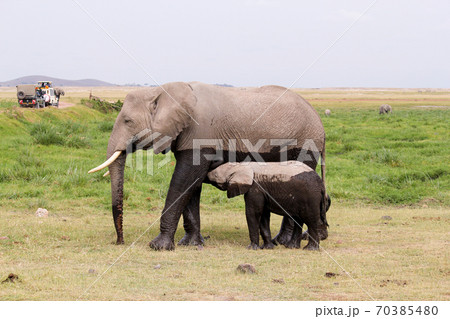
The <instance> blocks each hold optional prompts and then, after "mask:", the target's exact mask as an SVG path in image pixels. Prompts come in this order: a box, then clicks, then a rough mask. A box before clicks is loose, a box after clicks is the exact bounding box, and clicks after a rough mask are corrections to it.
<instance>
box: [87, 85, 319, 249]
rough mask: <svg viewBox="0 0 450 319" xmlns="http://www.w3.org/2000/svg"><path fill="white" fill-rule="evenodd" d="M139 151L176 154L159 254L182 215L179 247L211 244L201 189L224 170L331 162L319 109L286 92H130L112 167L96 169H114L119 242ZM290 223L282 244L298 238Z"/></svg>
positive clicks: (110, 157) (117, 128)
mask: <svg viewBox="0 0 450 319" xmlns="http://www.w3.org/2000/svg"><path fill="white" fill-rule="evenodd" d="M138 148H142V149H150V148H153V150H154V153H155V154H158V153H160V152H163V151H169V150H171V151H172V152H173V153H174V155H175V158H176V161H177V162H176V165H175V171H174V173H173V176H172V179H171V181H170V186H169V191H168V193H167V197H166V202H165V206H164V210H163V212H162V216H161V223H160V234H159V235H158V236H157V237H156V238H155V239H153V240H152V241H151V242H150V246H151V247H152V248H154V249H156V250H160V249H167V250H171V249H174V247H175V244H174V235H175V231H176V228H177V224H178V221H179V219H180V216H181V214H183V220H184V224H183V226H184V229H185V232H186V234H185V236H184V237H183V238H182V239H181V241H180V242H179V244H184V245H189V244H193V245H198V244H201V243H203V238H202V236H201V234H200V215H199V204H200V194H201V186H202V183H203V182H208V181H207V179H205V178H206V175H207V173H208V171H210V170H211V169H212V168H214V167H216V166H217V164H221V163H224V162H228V161H238V162H241V161H244V160H250V159H251V160H254V161H272V162H274V161H275V162H278V161H280V160H281V161H284V160H295V159H299V160H301V161H303V162H305V163H306V164H307V165H309V166H310V167H312V168H315V167H316V165H317V161H318V159H319V158H320V156H322V159H324V157H325V132H324V129H323V125H322V122H321V120H320V117H319V115H318V114H317V112H316V111H315V110H314V109H313V108H312V106H311V105H310V104H309V103H308V102H306V101H305V100H304V99H303V98H301V97H300V96H299V95H298V94H296V93H294V92H291V91H289V90H287V89H286V88H283V87H279V86H263V87H261V88H252V89H243V88H229V87H219V86H215V85H208V84H203V83H198V82H194V83H183V82H174V83H167V84H164V85H162V86H160V87H154V88H145V89H140V90H137V91H133V92H130V93H129V94H128V95H127V96H126V98H125V101H124V104H123V107H122V110H121V111H120V113H119V115H118V116H117V119H116V122H115V124H114V127H113V130H112V133H111V137H110V139H109V143H108V150H107V161H106V162H105V163H103V164H102V165H100V166H98V167H96V168H94V169H92V170H91V171H90V172H95V171H98V170H101V169H103V168H105V167H108V166H109V171H110V174H111V194H112V212H113V218H114V225H115V227H116V232H117V244H122V243H123V242H124V241H123V230H122V219H123V179H124V168H125V159H126V156H127V153H129V152H130V151H135V150H136V149H138ZM218 150H222V151H221V152H218ZM213 154H215V155H213ZM322 164H324V162H323V160H322ZM324 177H325V167H324V165H322V178H324ZM289 225H291V224H289V223H288V221H286V220H285V221H284V222H283V224H282V229H281V230H280V234H279V235H278V238H280V237H282V238H284V237H286V239H290V238H288V237H289V236H290V230H291V227H289Z"/></svg>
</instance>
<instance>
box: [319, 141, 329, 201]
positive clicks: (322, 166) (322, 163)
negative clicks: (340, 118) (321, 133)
mask: <svg viewBox="0 0 450 319" xmlns="http://www.w3.org/2000/svg"><path fill="white" fill-rule="evenodd" d="M325 143H326V137H324V139H323V149H322V151H320V173H321V175H322V176H321V177H322V182H323V187H324V189H325V196H328V195H327V187H326V185H325Z"/></svg>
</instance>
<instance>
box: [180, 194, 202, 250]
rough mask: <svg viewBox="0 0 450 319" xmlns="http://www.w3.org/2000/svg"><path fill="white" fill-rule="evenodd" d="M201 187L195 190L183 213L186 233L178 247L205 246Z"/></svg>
mask: <svg viewBox="0 0 450 319" xmlns="http://www.w3.org/2000/svg"><path fill="white" fill-rule="evenodd" d="M201 192H202V188H201V186H200V187H198V188H197V189H195V191H194V193H193V194H192V197H191V200H190V201H189V203H188V205H187V207H186V209H185V210H184V211H183V227H184V230H185V232H186V234H185V235H184V237H183V238H182V239H181V240H180V241H179V242H178V245H184V246H188V245H193V246H198V245H203V243H204V239H203V237H202V235H201V234H200V195H201Z"/></svg>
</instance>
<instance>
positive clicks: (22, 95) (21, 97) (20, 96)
mask: <svg viewBox="0 0 450 319" xmlns="http://www.w3.org/2000/svg"><path fill="white" fill-rule="evenodd" d="M17 97H18V98H19V99H23V98H24V97H25V92H24V91H19V92H17Z"/></svg>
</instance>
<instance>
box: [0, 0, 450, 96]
mask: <svg viewBox="0 0 450 319" xmlns="http://www.w3.org/2000/svg"><path fill="white" fill-rule="evenodd" d="M77 2H78V3H79V4H80V5H81V6H82V7H83V8H85V10H86V11H87V12H88V13H89V14H90V15H91V16H92V18H93V19H92V18H91V17H90V16H89V15H88V14H86V12H84V11H83V10H82V9H81V8H80V7H79V6H78V5H77ZM372 3H373V0H354V1H353V0H349V1H339V0H327V1H326V0H323V1H320V0H319V1H310V0H308V1H271V0H241V1H196V0H190V1H136V0H112V1H97V0H90V1H88V0H76V1H72V0H59V1H56V0H48V1H47V0H42V1H32V0H18V1H6V0H2V1H1V2H0V31H1V40H0V48H1V53H0V54H1V59H0V81H6V80H10V79H13V78H17V77H20V76H25V75H34V74H39V75H47V76H54V77H59V78H66V79H84V78H95V79H99V80H104V81H108V82H112V83H116V84H125V83H133V82H134V83H140V84H144V83H148V84H155V82H154V80H156V81H157V82H158V83H165V82H171V81H202V82H206V83H229V84H232V85H235V86H260V85H265V84H278V85H283V86H291V85H293V87H305V88H308V87H348V86H352V87H435V88H449V87H450V18H449V13H450V1H448V0H429V1H423V0H390V1H388V0H378V1H376V2H375V4H374V5H373V6H372V7H370V9H369V10H368V11H367V12H366V13H365V14H364V15H363V16H362V17H361V18H360V19H359V20H357V19H358V18H359V17H360V15H361V14H362V13H363V12H364V11H365V10H366V9H367V8H368V7H369V6H370V5H371V4H372ZM94 20H96V21H97V22H98V23H99V24H100V25H102V26H103V27H104V30H102V29H101V28H100V27H99V26H98V25H97V24H96V22H95V21H94ZM356 20H357V22H356V23H355V21H356ZM352 24H353V26H352V27H350V26H351V25H352ZM349 27H350V28H349ZM348 28H349V29H348ZM347 29H348V31H347V32H345V30H347ZM344 32H345V33H344ZM107 33H109V34H110V35H111V36H112V37H113V38H114V39H115V40H117V42H118V43H119V44H120V46H122V47H123V48H124V49H125V50H126V51H127V52H128V54H127V53H125V52H124V51H123V50H122V49H121V48H120V47H119V46H118V45H117V44H116V43H115V42H114V41H113V40H112V39H111V38H110V37H109V36H108V35H107ZM342 34H343V35H342ZM341 35H342V37H341V38H340V39H339V40H337V39H338V38H339V37H340V36H341ZM336 40H337V41H336ZM335 41H336V43H335V44H334V45H332V44H333V42H335ZM330 46H331V47H330ZM327 48H329V49H328V50H327ZM322 53H323V55H321V54H322ZM135 61H137V62H138V63H136V62H135ZM139 64H140V66H139ZM305 71H306V72H305ZM302 74H303V76H301V75H302ZM152 78H153V79H154V80H153V79H152ZM297 79H298V81H297V82H295V81H296V80H297ZM294 82H295V83H294Z"/></svg>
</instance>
